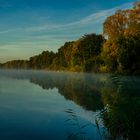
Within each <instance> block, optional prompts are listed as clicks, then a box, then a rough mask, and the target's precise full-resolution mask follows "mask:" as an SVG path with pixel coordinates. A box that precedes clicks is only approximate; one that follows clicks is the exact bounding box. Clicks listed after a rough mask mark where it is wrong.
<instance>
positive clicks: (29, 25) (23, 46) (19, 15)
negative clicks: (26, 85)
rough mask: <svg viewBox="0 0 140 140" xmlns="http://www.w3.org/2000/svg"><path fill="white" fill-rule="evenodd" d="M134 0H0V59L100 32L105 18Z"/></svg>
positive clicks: (19, 56) (24, 56) (33, 52)
mask: <svg viewBox="0 0 140 140" xmlns="http://www.w3.org/2000/svg"><path fill="white" fill-rule="evenodd" d="M133 2H135V1H134V0H0V62H5V61H9V60H13V59H28V58H29V57H30V56H33V55H36V54H39V53H41V52H42V51H43V50H52V51H54V52H56V51H57V49H58V48H59V47H60V46H62V45H63V44H64V42H66V41H71V40H75V39H78V38H79V37H81V36H82V35H84V34H86V33H93V32H94V33H102V24H103V22H104V20H105V18H106V17H107V16H109V15H111V14H113V13H115V11H116V10H118V9H127V8H131V7H132V5H133Z"/></svg>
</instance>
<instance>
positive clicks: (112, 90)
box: [0, 70, 140, 140]
mask: <svg viewBox="0 0 140 140" xmlns="http://www.w3.org/2000/svg"><path fill="white" fill-rule="evenodd" d="M111 78H112V77H111ZM111 78H110V75H109V74H105V75H103V74H83V73H64V72H46V71H24V70H22V71H18V70H1V71H0V138H1V139H2V140H9V139H10V140H19V139H20V140H45V139H50V140H56V139H61V140H66V139H83V138H85V139H91V140H92V139H94V140H101V139H103V138H104V136H105V134H106V132H107V130H108V127H109V125H110V122H109V121H108V123H107V125H106V118H105V117H103V116H102V120H101V119H99V114H100V112H101V111H102V110H104V109H105V108H106V106H108V105H109V104H111V105H113V104H114V102H112V103H111V101H114V100H116V105H119V104H118V102H119V103H120V102H121V101H120V99H119V97H120V95H122V94H120V92H119V96H118V90H119V88H120V87H123V84H124V83H125V85H128V84H130V86H129V91H131V93H129V92H128V91H126V89H125V91H126V92H127V93H128V94H127V95H123V96H121V99H123V101H122V102H123V103H124V102H125V104H124V105H123V107H124V108H125V105H126V104H127V103H126V101H125V98H127V100H128V95H129V99H130V96H131V101H132V97H135V100H136V101H135V102H136V106H135V107H134V106H133V108H132V110H131V109H129V114H131V113H133V111H135V109H136V111H139V107H140V106H139V101H140V100H139V99H140V95H139V91H140V87H139V83H140V79H139V78H138V77H121V78H120V77H119V78H118V79H119V81H117V80H116V79H115V80H114V81H115V83H113V82H110V79H111ZM113 78H114V77H113ZM113 78H112V79H113ZM120 79H121V80H120ZM132 81H133V82H132ZM117 82H118V83H117ZM134 82H135V84H134ZM131 83H133V84H131ZM125 87H126V86H125ZM123 93H124V92H123ZM110 94H111V95H110ZM130 94H131V95H130ZM132 94H133V95H132ZM112 95H113V96H112ZM124 96H125V98H124ZM110 97H111V98H112V99H110V100H109V98H110ZM137 101H138V103H137ZM122 102H121V104H122ZM130 103H131V102H130ZM119 106H120V105H119ZM127 106H128V104H127ZM111 107H112V106H111ZM112 108H113V107H112ZM121 109H122V106H121ZM118 110H119V109H118ZM124 110H126V108H125V109H124ZM124 110H123V112H124ZM119 111H120V110H119ZM112 112H113V111H112ZM112 112H109V113H110V114H111V113H112ZM113 113H114V112H113ZM102 114H103V113H102ZM110 114H107V115H108V116H109V115H110ZM119 114H120V112H119ZM137 114H138V116H139V113H137ZM111 115H112V114H111ZM123 115H124V114H123ZM134 115H136V114H135V113H134ZM116 116H117V114H116ZM127 116H128V115H127ZM122 118H123V117H122ZM129 119H133V121H134V116H133V118H132V116H129ZM135 119H136V120H135V121H136V123H138V121H139V119H137V118H135ZM95 120H98V124H99V128H98V125H97V122H96V121H95ZM113 120H115V119H113ZM117 121H119V120H117ZM111 122H112V121H111ZM123 122H124V120H123ZM131 122H132V120H131ZM134 123H135V122H134ZM103 124H104V126H103ZM130 125H131V123H130ZM125 126H126V125H125V124H124V126H123V127H125ZM114 127H118V125H117V126H114ZM116 129H117V128H116ZM126 129H127V128H126ZM133 129H135V128H133ZM112 131H114V132H115V128H114V129H113V130H112ZM137 131H139V128H137ZM110 133H111V134H113V133H112V132H110ZM115 133H117V131H116V132H115ZM123 133H124V132H123ZM123 133H122V134H120V135H122V136H123ZM125 134H126V133H125ZM116 137H117V136H116Z"/></svg>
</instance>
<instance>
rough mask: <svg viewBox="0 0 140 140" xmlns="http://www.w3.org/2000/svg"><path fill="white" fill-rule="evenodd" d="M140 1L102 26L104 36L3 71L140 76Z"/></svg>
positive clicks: (14, 62)
mask: <svg viewBox="0 0 140 140" xmlns="http://www.w3.org/2000/svg"><path fill="white" fill-rule="evenodd" d="M139 54H140V2H136V3H134V6H133V8H132V9H127V10H118V11H116V13H115V14H114V15H112V16H109V17H107V19H106V20H105V22H104V23H103V34H100V35H97V34H94V33H92V34H86V35H84V36H82V37H81V38H80V39H78V40H76V41H71V42H66V43H65V44H64V45H63V46H61V47H60V48H59V49H58V51H57V52H56V53H54V52H52V51H43V52H42V53H41V54H39V55H36V56H32V57H30V58H29V60H12V61H8V62H6V63H3V64H0V68H3V69H35V70H55V71H72V72H95V73H98V72H99V73H108V72H109V73H110V72H111V73H119V74H130V75H133V74H140V55H139Z"/></svg>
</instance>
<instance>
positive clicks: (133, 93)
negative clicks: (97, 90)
mask: <svg viewBox="0 0 140 140" xmlns="http://www.w3.org/2000/svg"><path fill="white" fill-rule="evenodd" d="M139 85H140V81H138V80H137V79H135V77H133V78H132V77H131V78H126V77H125V78H122V77H116V76H111V77H110V78H109V79H108V80H107V81H106V84H105V86H104V88H103V89H102V100H103V103H104V105H105V109H104V110H103V111H102V112H101V118H102V120H103V123H104V125H105V127H106V128H107V130H108V132H109V133H110V135H111V139H128V140H138V139H140V126H139V124H140V87H139ZM107 139H109V137H107Z"/></svg>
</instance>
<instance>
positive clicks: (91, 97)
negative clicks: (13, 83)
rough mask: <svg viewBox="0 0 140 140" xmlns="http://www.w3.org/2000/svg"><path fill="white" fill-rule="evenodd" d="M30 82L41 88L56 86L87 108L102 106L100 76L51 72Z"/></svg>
mask: <svg viewBox="0 0 140 140" xmlns="http://www.w3.org/2000/svg"><path fill="white" fill-rule="evenodd" d="M30 82H32V83H35V84H38V85H40V86H41V87H42V88H43V89H50V88H51V89H52V88H57V89H58V91H59V93H60V94H61V95H63V96H64V97H65V98H66V99H68V100H72V101H74V102H75V103H76V104H78V105H80V106H82V107H83V108H85V109H87V110H92V111H96V110H100V109H101V108H103V104H102V101H101V93H100V91H101V90H100V89H101V86H102V83H101V81H100V77H98V76H95V75H89V74H74V73H71V74H70V73H61V74H60V73H52V74H50V73H49V74H46V75H45V76H43V77H42V76H39V77H37V76H36V77H33V78H31V79H30Z"/></svg>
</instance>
